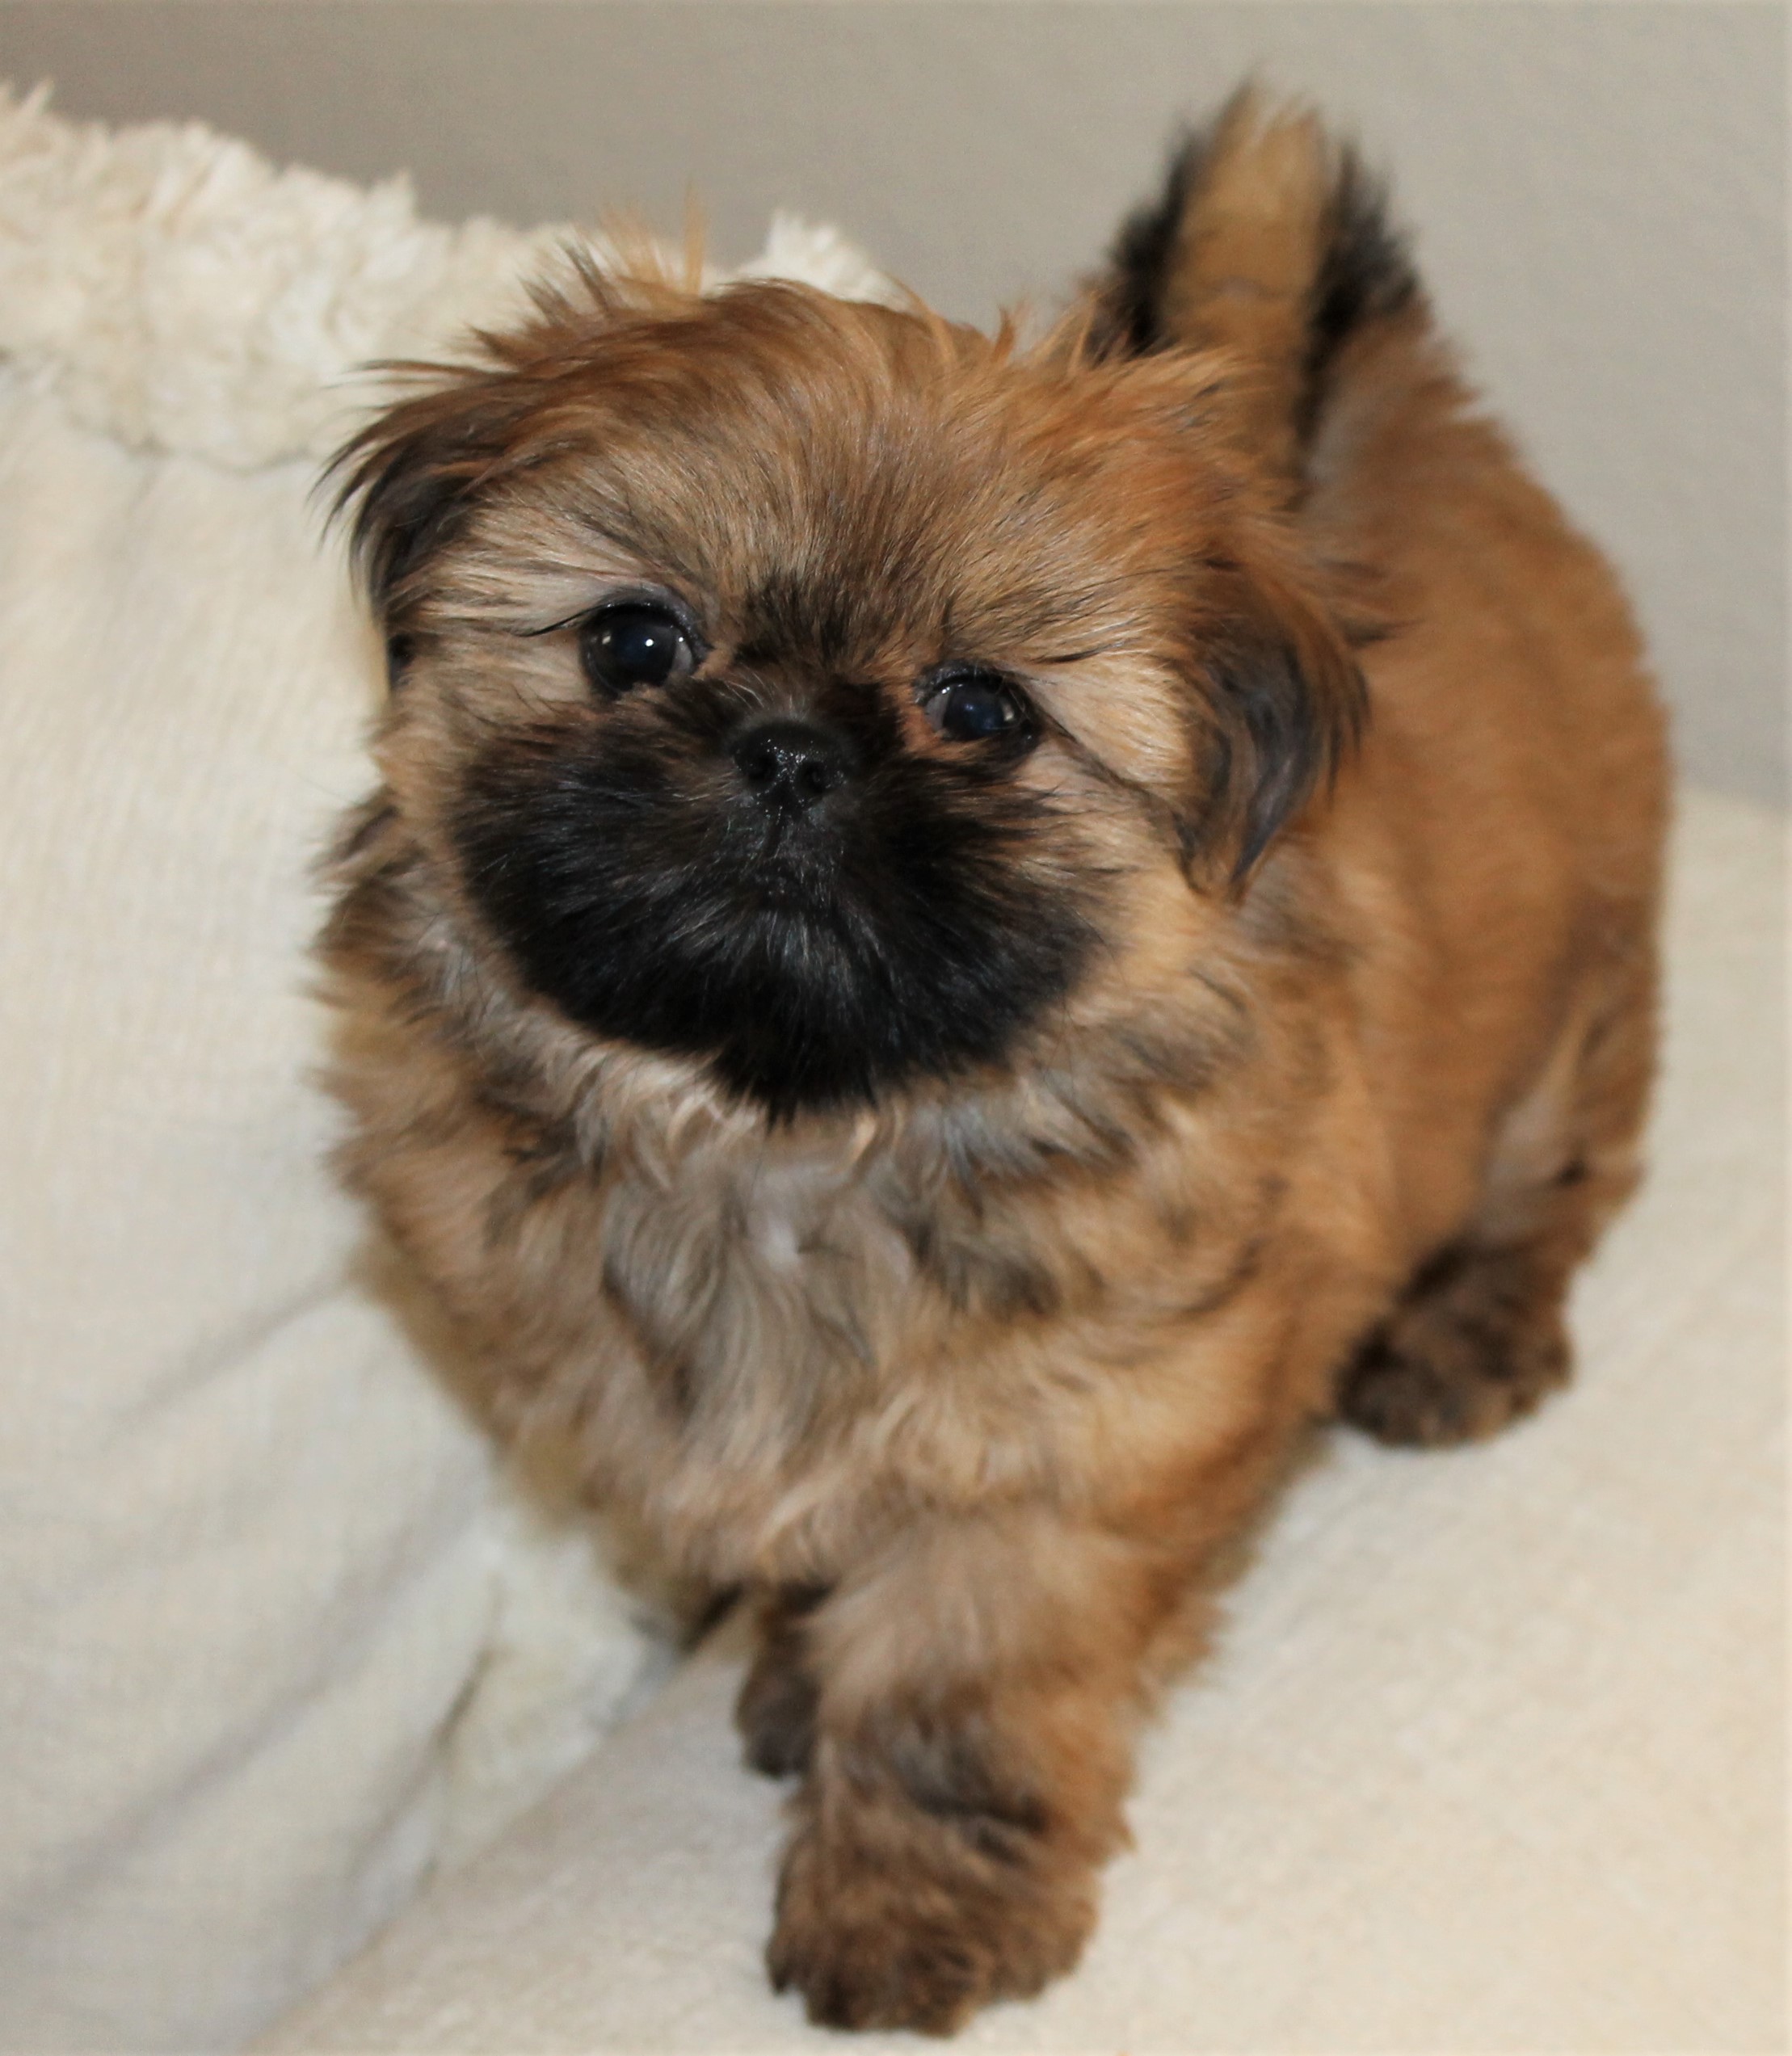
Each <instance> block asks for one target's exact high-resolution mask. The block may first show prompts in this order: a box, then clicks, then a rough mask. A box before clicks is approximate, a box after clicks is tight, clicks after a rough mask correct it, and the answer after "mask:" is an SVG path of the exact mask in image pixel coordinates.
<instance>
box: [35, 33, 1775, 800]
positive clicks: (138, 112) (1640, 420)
mask: <svg viewBox="0 0 1792 2056" xmlns="http://www.w3.org/2000/svg"><path fill="white" fill-rule="evenodd" d="M1251 68H1256V69H1259V70H1260V71H1261V72H1262V74H1264V76H1265V77H1266V78H1269V79H1271V80H1272V81H1274V82H1278V83H1281V84H1285V85H1287V86H1294V87H1298V88H1300V89H1302V90H1306V91H1308V92H1310V93H1311V94H1312V95H1315V96H1316V97H1317V98H1318V99H1320V100H1321V101H1322V102H1323V103H1324V104H1325V105H1326V106H1327V107H1328V108H1330V109H1331V110H1333V111H1335V112H1336V115H1337V116H1339V117H1340V119H1341V120H1344V122H1346V123H1347V124H1351V125H1352V126H1354V127H1355V128H1357V130H1358V132H1360V133H1361V137H1363V139H1364V141H1365V144H1366V145H1367V146H1368V149H1369V154H1370V155H1371V157H1372V158H1374V159H1375V160H1377V161H1378V162H1382V163H1384V164H1386V166H1389V167H1390V168H1391V169H1392V170H1393V171H1394V174H1395V182H1396V189H1397V194H1398V200H1399V209H1400V212H1401V213H1402V215H1403V217H1404V218H1405V219H1406V221H1407V222H1409V223H1410V224H1411V226H1412V227H1413V229H1415V230H1416V236H1417V242H1418V247H1419V251H1420V258H1421V261H1422V263H1423V265H1424V269H1425V271H1426V272H1427V274H1428V277H1429V279H1430V280H1431V281H1432V285H1433V288H1434V290H1435V293H1436V296H1437V300H1438V301H1439V303H1440V304H1441V307H1442V309H1443V311H1444V313H1445V317H1446V319H1447V320H1448V321H1449V323H1450V325H1451V326H1453V329H1454V330H1456V332H1457V333H1458V335H1459V336H1460V337H1461V338H1462V341H1463V342H1464V343H1465V344H1466V347H1467V351H1468V355H1469V357H1470V361H1471V363H1472V364H1473V366H1474V369H1475V371H1476V372H1477V374H1478V375H1479V377H1480V378H1481V380H1482V381H1483V384H1484V385H1485V386H1486V388H1487V390H1488V392H1489V393H1491V396H1492V397H1493V398H1494V399H1495V402H1496V403H1497V405H1498V406H1499V407H1500V410H1502V411H1503V412H1504V414H1506V415H1507V417H1508V419H1509V420H1510V421H1512V423H1513V424H1514V425H1515V426H1516V427H1517V428H1518V430H1519V431H1520V432H1521V435H1522V436H1523V438H1524V439H1525V442H1526V444H1528V446H1529V448H1530V450H1531V451H1532V452H1533V456H1535V459H1536V460H1537V463H1538V466H1539V468H1540V469H1542V472H1543V473H1544V475H1545V476H1546V478H1547V479H1548V480H1549V481H1550V483H1551V484H1552V485H1553V486H1554V487H1555V488H1556V489H1557V490H1558V491H1559V492H1560V493H1561V494H1563V497H1564V498H1566V499H1567V502H1568V503H1569V505H1570V507H1571V508H1572V509H1573V511H1575V514H1576V515H1578V516H1579V518H1580V519H1581V520H1582V522H1583V523H1584V524H1585V525H1586V526H1587V527H1588V528H1591V529H1592V530H1593V531H1594V532H1596V534H1598V535H1599V536H1601V538H1602V539H1603V540H1605V542H1606V544H1608V546H1609V548H1610V549H1612V551H1613V553H1614V555H1615V556H1616V557H1617V559H1618V561H1619V562H1620V564H1621V565H1622V567H1623V569H1624V570H1625V571H1626V574H1627V575H1628V577H1629V579H1630V584H1631V587H1632V589H1633V591H1634V593H1635V595H1636V597H1637V599H1638V603H1639V605H1640V607H1641V609H1642V612H1643V616H1644V617H1645V620H1646V622H1647V626H1648V628H1649V630H1650V632H1651V637H1652V638H1653V641H1654V644H1655V650H1656V654H1657V661H1658V665H1659V670H1660V671H1661V674H1662V677H1663V679H1664V685H1665V687H1666V688H1667V691H1668V696H1669V697H1670V699H1671V700H1672V702H1673V704H1674V705H1675V707H1676V711H1677V714H1678V719H1679V733H1680V740H1681V752H1682V755H1683V757H1684V759H1685V761H1686V763H1687V764H1688V765H1689V767H1690V768H1692V769H1693V770H1694V771H1695V772H1697V773H1699V774H1700V775H1702V776H1705V777H1706V778H1709V779H1713V780H1717V781H1718V782H1720V783H1723V784H1727V785H1730V786H1731V787H1732V788H1737V789H1739V790H1743V791H1746V792H1752V793H1759V794H1761V795H1763V796H1767V795H1770V794H1774V793H1778V792H1779V791H1780V790H1781V780H1782V778H1783V742H1784V731H1785V718H1784V703H1783V681H1784V672H1785V612H1784V602H1783V592H1784V585H1785V557H1786V516H1785V502H1786V442H1785V411H1786V410H1785V393H1784V333H1785V313H1786V265H1785V255H1786V252H1785V215H1786V205H1785V167H1784V151H1785V129H1786V116H1785V96H1786V78H1785V24H1784V19H1783V16H1782V15H1781V10H1780V9H1779V8H1778V7H1777V6H1772V5H1765V4H1760V5H1756V4H1723V0H1682V3H1681V4H1672V5H1656V4H1652V0H1609V3H1608V4H1592V5H1582V4H1579V0H1554V4H1548V3H1537V0H1533V3H1530V4H1527V3H1526V0H1494V3H1484V0H1458V4H1448V5H1444V4H1439V5H1426V4H1411V3H1410V0H1409V4H1387V5H1383V4H1377V5H1362V4H1357V3H1356V0H1330V4H1296V3H1295V0H1289V3H1288V4H1281V0H1252V3H1251V4H1239V3H1238V0H1233V3H1232V4H1206V0H1166V4H1160V5H1142V4H1134V3H1133V0H1107V3H1106V4H1100V3H1099V0H1059V4H1047V5H1036V4H1033V3H1032V0H984V3H983V4H978V5H964V4H957V0H907V4H898V5H886V4H873V0H859V3H858V4H828V0H807V3H805V0H782V3H781V4H761V0H658V3H657V4H654V3H652V0H648V3H646V4H643V3H642V0H609V3H608V4H578V3H577V0H574V4H566V3H565V0H562V3H561V4H548V5H539V4H536V3H535V0H505V3H504V4H498V5H488V4H484V0H358V4H347V5H343V4H336V5H318V4H311V3H310V0H305V3H303V4H301V3H298V0H53V4H42V3H41V0H40V4H36V5H32V4H24V5H21V4H16V0H0V74H7V75H10V76H11V78H14V79H15V81H19V82H24V83H30V82H33V81H35V80H36V79H38V78H53V79H54V80H55V81H56V82H57V103H58V104H59V105H60V107H61V108H62V109H63V111H65V112H67V113H70V114H74V115H95V116H106V117H108V118H110V119H113V120H125V119H140V118H143V117H146V116H169V115H179V116H200V117H202V118H204V119H205V120H208V121H211V122H212V123H214V124H217V125H218V126H220V127H222V128H228V129H231V130H234V131H236V132H239V133H241V134H243V135H245V136H247V137H250V139H251V140H252V141H254V142H256V143H258V144H259V145H261V146H262V147H263V149H266V150H267V151H269V152H270V153H272V154H273V155H275V156H276V157H277V158H290V159H299V160H302V161H304V162H308V163H310V164H313V165H317V166H321V167H322V168H324V169H326V170H335V171H339V172H342V173H345V174H351V175H353V176H355V177H357V178H371V177H374V176H378V175H382V174H386V173H389V172H390V171H393V170H397V169H399V168H408V169H409V170H410V172H411V173H412V174H413V176H414V179H415V180H416V183H417V185H418V187H419V191H420V193H421V196H422V198H423V202H424V204H425V205H426V207H427V208H429V209H430V210H431V211H432V212H436V213H438V214H441V215H445V216H452V215H458V214H461V213H463V212H472V211H484V212H495V213H498V214H500V215H503V216H506V217H509V218H511V220H513V221H519V222H526V221H536V220H541V219H553V218H565V217H570V216H578V215H589V214H591V213H593V212H595V211H596V210H598V209H599V208H603V207H608V206H612V205H615V204H619V203H629V204H633V205H634V206H636V207H637V208H639V209H641V210H642V211H644V212H646V214H647V215H648V216H649V217H650V219H652V220H653V221H655V222H656V223H658V224H659V225H663V226H667V227H675V225H677V223H678V222H679V219H680V217H681V213H682V208H683V202H684V192H685V189H686V187H687V185H690V186H692V187H695V189H696V191H697V192H698V194H699V195H700V197H701V199H702V200H703V203H704V204H705V208H706V210H707V212H708V215H709V220H710V222H711V225H712V240H713V244H714V245H715V246H716V247H717V250H718V253H719V254H721V255H722V256H724V257H739V256H744V255H746V254H747V253H748V252H749V251H750V250H752V249H753V248H754V247H755V246H756V245H757V243H758V242H759V238H760V235H761V233H762V231H763V226H764V222H765V219H766V217H767V214H768V212H769V210H770V209H771V208H772V207H773V206H775V205H779V204H784V205H790V206H794V207H797V208H800V209H802V210H804V211H805V212H808V213H810V214H811V215H814V216H816V217H824V218H831V219H833V220H835V221H839V223H841V224H842V225H843V226H844V227H846V228H847V229H849V230H851V231H852V233H854V234H856V236H857V237H859V238H860V239H861V240H862V241H863V242H864V243H865V244H866V245H867V246H869V249H870V250H871V251H872V253H873V254H874V255H875V256H876V257H877V259H879V260H880V261H881V263H884V264H885V265H886V266H887V267H890V269H892V270H894V271H896V272H898V274H899V275H902V276H903V277H905V278H906V279H907V280H908V281H909V282H910V283H911V284H913V285H914V286H915V287H916V288H919V290H921V291H922V292H925V293H926V294H928V296H930V297H932V298H933V299H935V300H936V301H938V302H939V303H940V305H943V306H944V307H945V308H946V309H948V310H949V311H951V312H953V313H958V314H962V315H966V316H969V317H973V318H977V319H983V318H986V317H987V316H988V314H989V313H990V311H991V309H992V308H993V307H994V306H995V304H996V303H997V301H1000V300H1004V299H1007V298H1010V297H1012V296H1014V295H1016V294H1017V293H1020V292H1032V293H1034V294H1036V295H1037V296H1043V297H1048V298H1049V296H1050V294H1051V292H1052V291H1053V290H1054V288H1055V287H1057V286H1058V284H1060V283H1061V282H1062V280H1064V279H1065V278H1066V276H1067V275H1070V274H1071V273H1073V272H1074V271H1076V270H1077V269H1078V268H1079V267H1082V266H1084V265H1086V264H1087V263H1089V262H1090V261H1091V260H1092V259H1093V257H1094V256H1095V255H1096V253H1097V252H1098V251H1099V250H1100V248H1101V246H1102V245H1103V244H1104V242H1105V240H1106V239H1107V238H1108V235H1109V234H1110V233H1111V231H1112V229H1113V224H1114V222H1115V221H1116V220H1117V217H1118V216H1119V214H1120V213H1121V211H1122V210H1123V209H1124V208H1125V207H1126V206H1127V205H1128V204H1130V203H1131V202H1132V201H1133V200H1134V199H1135V198H1136V197H1138V196H1139V195H1141V194H1142V192H1144V191H1146V189H1148V188H1149V187H1150V184H1151V183H1152V180H1153V178H1154V176H1155V172H1156V170H1157V167H1158V166H1159V162H1160V159H1161V158H1162V154H1163V147H1164V144H1165V141H1166V138H1167V135H1168V133H1169V132H1170V131H1171V129H1172V127H1173V126H1174V124H1175V123H1176V120H1177V119H1178V118H1179V117H1180V116H1181V115H1183V114H1184V112H1186V111H1199V110H1201V108H1203V107H1206V106H1209V105H1210V104H1212V103H1213V102H1214V100H1215V99H1217V98H1218V97H1219V96H1220V95H1222V94H1223V93H1224V92H1225V91H1226V90H1227V88H1228V87H1229V86H1230V85H1231V84H1232V83H1233V82H1235V80H1236V79H1237V78H1239V75H1240V74H1242V73H1243V72H1244V71H1245V70H1247V69H1251Z"/></svg>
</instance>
